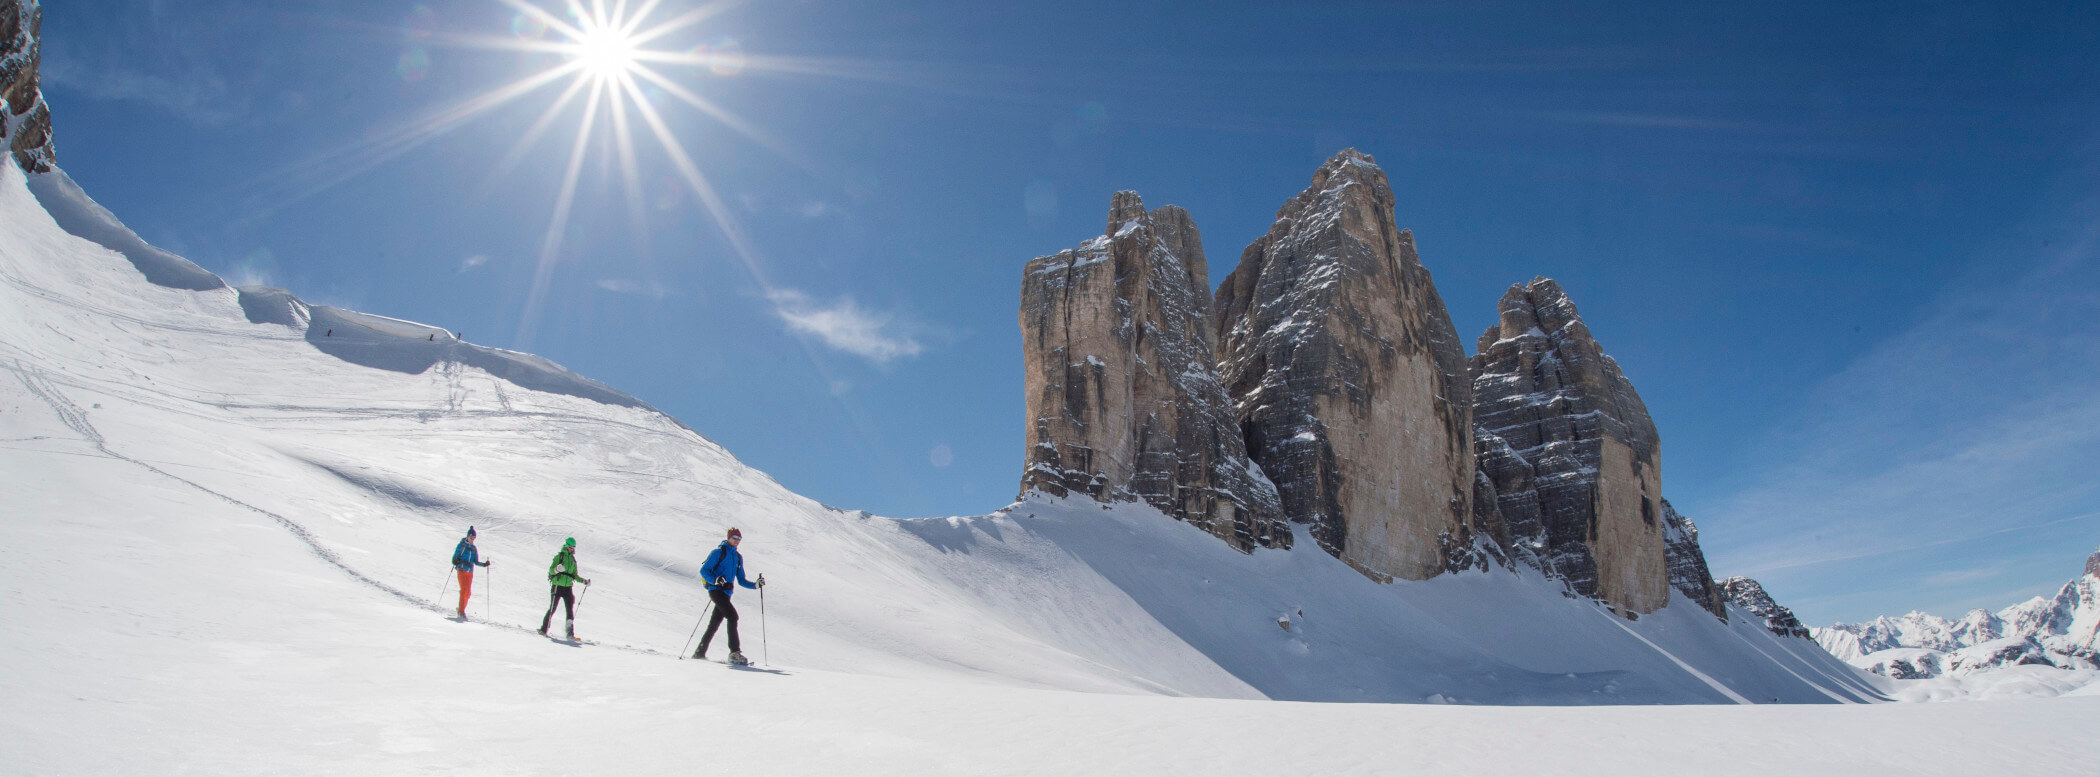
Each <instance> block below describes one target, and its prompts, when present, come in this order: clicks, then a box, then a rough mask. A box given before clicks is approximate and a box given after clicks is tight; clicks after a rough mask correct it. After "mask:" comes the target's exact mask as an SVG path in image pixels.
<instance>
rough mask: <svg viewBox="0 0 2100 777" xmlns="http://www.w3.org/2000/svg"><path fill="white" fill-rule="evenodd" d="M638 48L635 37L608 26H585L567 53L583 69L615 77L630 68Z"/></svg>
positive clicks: (598, 75) (595, 74) (593, 73)
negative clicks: (569, 52) (573, 46)
mask: <svg viewBox="0 0 2100 777" xmlns="http://www.w3.org/2000/svg"><path fill="white" fill-rule="evenodd" d="M640 50H641V47H640V46H637V45H635V43H634V39H633V38H631V37H629V36H627V35H625V34H622V33H621V31H620V30H617V29H613V28H611V27H609V26H607V27H599V26H595V25H589V26H586V28H585V29H584V30H583V37H582V38H581V39H579V40H577V41H576V42H575V51H574V52H573V53H571V54H570V55H569V56H570V57H571V58H572V59H574V60H575V61H577V62H581V63H583V71H584V72H585V73H589V74H591V75H594V76H597V77H599V78H603V79H617V78H619V77H621V76H623V75H626V74H627V73H629V72H632V71H633V69H634V65H635V54H636V53H637V52H639V51H640Z"/></svg>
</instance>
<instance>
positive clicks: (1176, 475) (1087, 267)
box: [1021, 191, 1291, 551]
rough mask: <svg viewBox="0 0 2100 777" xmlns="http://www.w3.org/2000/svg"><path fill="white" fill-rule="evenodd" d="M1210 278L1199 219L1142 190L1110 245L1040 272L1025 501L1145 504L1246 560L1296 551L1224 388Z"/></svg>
mask: <svg viewBox="0 0 2100 777" xmlns="http://www.w3.org/2000/svg"><path fill="white" fill-rule="evenodd" d="M1208 272H1209V271H1208V269H1207V266H1206V264H1205V261H1204V257H1203V240H1202V236H1201V235H1200V234H1199V233H1198V232H1197V231H1196V223H1195V221H1194V220H1192V219H1190V218H1189V214H1188V211H1185V210H1182V209H1181V208H1178V207H1174V206H1172V205H1169V206H1166V207H1162V208H1160V209H1158V210H1154V211H1151V212H1149V213H1148V212H1146V211H1145V205H1144V202H1143V201H1142V200H1140V199H1139V198H1138V195H1137V193H1136V192H1129V191H1125V192H1117V193H1116V194H1115V197H1114V198H1113V199H1112V200H1111V201H1110V205H1109V214H1108V231H1107V233H1106V234H1104V235H1102V236H1100V237H1096V238H1094V239H1092V240H1088V241H1086V242H1085V243H1082V244H1080V246H1079V247H1078V248H1076V249H1073V250H1069V251H1064V252H1062V253H1058V254H1056V255H1053V256H1045V257H1040V258H1037V259H1035V260H1034V261H1031V262H1029V263H1028V265H1027V267H1026V269H1024V270H1023V272H1022V281H1021V340H1022V352H1023V357H1024V361H1025V376H1026V378H1025V383H1026V390H1027V398H1028V399H1027V401H1028V405H1029V413H1028V420H1029V423H1028V449H1027V450H1028V453H1027V457H1026V459H1027V460H1026V464H1025V469H1024V470H1023V471H1022V475H1021V492H1022V493H1023V494H1026V493H1027V492H1029V491H1031V490H1040V491H1043V492H1045V493H1049V494H1052V495H1057V496H1063V495H1065V494H1068V493H1072V492H1078V493H1083V494H1087V495H1089V496H1092V497H1094V498H1095V499H1099V500H1102V501H1110V500H1115V499H1129V498H1137V499H1143V500H1145V502H1146V503H1148V504H1151V505H1152V506H1153V507H1156V508H1159V510H1160V511H1161V512H1164V513H1166V514H1168V515H1171V516H1174V517H1176V518H1179V519H1181V520H1184V521H1188V522H1190V523H1192V524H1195V525H1197V526H1200V527H1203V528H1204V529H1206V530H1208V531H1209V532H1211V533H1212V534H1215V535H1217V536H1219V537H1221V538H1223V539H1224V540H1226V541H1227V542H1229V543H1231V544H1232V545H1233V547H1236V548H1239V549H1240V550H1243V551H1244V550H1250V549H1252V548H1254V547H1255V546H1257V545H1261V546H1270V547H1289V546H1290V542H1291V533H1290V530H1289V528H1288V527H1287V526H1285V525H1284V524H1283V523H1282V522H1281V520H1280V518H1281V513H1280V511H1279V508H1278V505H1277V499H1276V490H1275V487H1274V486H1272V485H1270V483H1269V481H1268V480H1267V479H1266V478H1264V477H1262V475H1261V472H1260V470H1259V469H1258V468H1256V467H1255V466H1254V465H1253V464H1252V463H1251V462H1250V461H1249V460H1248V458H1247V451H1246V448H1245V446H1244V445H1243V444H1242V442H1241V439H1240V434H1239V425H1238V424H1237V422H1236V421H1235V419H1234V418H1233V415H1232V412H1231V410H1230V407H1229V405H1228V404H1227V402H1226V398H1225V392H1224V389H1223V388H1221V387H1220V385H1219V383H1218V377H1217V372H1216V369H1215V366H1214V361H1213V358H1212V347H1211V339H1210V332H1209V322H1208V320H1207V317H1206V312H1207V311H1208V310H1209V307H1210V293H1209V276H1208Z"/></svg>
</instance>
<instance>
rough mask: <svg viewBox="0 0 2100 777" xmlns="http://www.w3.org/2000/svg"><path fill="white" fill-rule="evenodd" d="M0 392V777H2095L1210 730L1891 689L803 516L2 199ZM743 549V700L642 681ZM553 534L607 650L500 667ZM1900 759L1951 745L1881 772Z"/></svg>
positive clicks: (549, 384) (1443, 593)
mask: <svg viewBox="0 0 2100 777" xmlns="http://www.w3.org/2000/svg"><path fill="white" fill-rule="evenodd" d="M71 191H73V192H77V191H78V190H77V187H75V188H73V189H71ZM39 193H40V194H44V195H46V199H47V205H48V204H49V199H50V197H51V193H50V192H47V191H41V190H40V191H39ZM59 194H60V195H61V196H69V195H66V194H65V191H63V190H60V191H59ZM80 196H81V197H82V198H84V195H80ZM62 204H64V205H68V206H69V207H73V208H77V209H85V208H86V207H87V206H88V205H92V203H91V202H87V203H84V204H83V203H79V202H74V203H69V204H67V203H62ZM53 209H54V210H63V209H64V208H62V207H61V208H53ZM95 210H99V208H96V209H95ZM90 212H92V211H90ZM103 212H105V213H106V211H103ZM119 226H121V225H119ZM127 232H128V230H127ZM156 256H157V255H156ZM170 256H172V255H170ZM164 269H165V268H164ZM200 272H201V271H200ZM173 275H174V276H175V277H193V276H189V275H187V274H186V271H183V270H182V269H181V268H180V267H175V268H174V271H173ZM189 285H190V286H204V285H208V284H203V283H192V284H189ZM331 330H332V332H331ZM0 368H4V370H5V371H6V373H7V374H6V375H0V493H6V494H8V498H7V500H6V503H5V507H4V513H0V597H4V598H0V601H4V602H5V608H6V615H5V617H4V618H0V696H4V697H5V698H7V699H9V700H10V702H11V703H9V704H6V705H0V731H4V732H5V733H0V748H4V749H5V750H6V751H7V752H8V753H10V756H9V758H8V759H7V763H8V765H7V766H5V767H0V771H6V772H9V773H17V772H19V773H26V774H45V773H66V774H79V773H107V774H116V773H124V774H131V773H139V772H158V771H178V770H180V771H204V772H212V773H281V772H283V771H287V770H292V771H300V772H341V773H360V774H363V773H372V772H409V771H414V772H425V771H433V770H440V769H450V770H455V771H491V772H505V773H510V772H516V771H525V770H539V769H545V770H548V771H556V772H572V771H583V772H591V773H605V772H620V771H630V770H631V771H640V772H656V771H668V770H670V769H674V768H676V769H680V770H689V769H690V768H691V767H692V765H693V764H696V763H703V762H705V763H708V764H709V765H710V766H709V768H710V770H711V771H712V770H714V769H715V767H719V768H721V769H727V770H730V771H754V770H755V771H756V772H757V773H839V772H841V771H846V772H850V773H884V774H889V773H914V774H917V773H926V772H929V771H930V772H933V773H973V774H974V773H983V772H986V771H991V772H996V773H1066V772H1070V771H1072V770H1075V769H1084V768H1092V769H1109V770H1114V771H1118V772H1156V773H1198V772H1201V773H1216V772H1221V771H1222V772H1227V773H1254V772H1258V771H1273V770H1277V769H1291V770H1293V771H1314V772H1340V773H1351V772H1361V773H1370V772H1381V771H1388V770H1389V769H1390V767H1391V766H1392V765H1394V764H1399V763H1407V764H1418V765H1421V766H1422V767H1423V768H1433V767H1436V766H1439V765H1441V766H1444V767H1451V768H1457V769H1460V770H1462V771H1466V772H1473V773H1536V772H1537V771H1539V769H1540V768H1541V766H1542V764H1550V767H1549V768H1548V770H1549V771H1554V772H1557V773H1567V774H1593V773H1594V774H1605V773H1611V774H1625V773H1628V772H1627V769H1628V768H1629V767H1632V766H1635V765H1640V764H1654V765H1671V766H1673V767H1685V766H1694V767H1698V768H1699V769H1700V770H1701V771H1702V772H1703V773H1712V774H1752V773H1762V772H1763V771H1764V769H1762V768H1757V765H1758V763H1759V759H1764V760H1765V761H1766V762H1768V761H1769V760H1770V759H1771V758H1772V757H1773V754H1774V753H1775V752H1787V751H1789V750H1792V751H1796V752H1802V753H1807V754H1809V756H1812V757H1814V758H1815V759H1817V760H1815V761H1814V763H1815V764H1816V765H1817V767H1818V768H1822V767H1824V766H1828V767H1829V768H1830V769H1831V773H1836V770H1837V769H1838V768H1840V767H1842V768H1843V769H1844V771H1845V773H1848V774H1871V773H1933V772H1934V771H1935V770H1943V769H1945V768H1947V767H1948V766H1949V765H1950V764H1964V763H1967V764H1991V765H1995V766H2003V765H2006V764H2019V765H2023V766H2024V767H2025V768H2023V771H2024V772H2025V773H2030V774H2048V773H2071V772H2051V771H2050V770H2051V769H2060V768H2062V767H2063V766H2064V765H2066V764H2074V763H2081V762H2083V763H2091V762H2093V761H2094V760H2096V759H2100V745H2096V744H2094V743H2093V742H2092V738H2091V737H2089V736H2083V735H2079V733H2078V732H2082V731H2086V730H2089V729H2090V728H2091V727H2092V726H2093V725H2094V724H2095V723H2096V722H2100V699H2095V698H2091V697H2078V698H2064V699H2055V700H2049V701H2047V702H2021V703H2012V702H2006V703H1994V704H1979V705H1956V706H1951V707H1950V706H1941V705H1934V706H1930V707H1911V706H1904V705H1871V706H1857V705H1831V706H1827V707H1823V708H1805V707H1797V706H1789V707H1765V708H1739V707H1725V706H1717V707H1706V708H1695V709H1690V710H1687V709H1684V708H1674V709H1653V708H1639V707H1621V708H1615V709H1602V710H1576V709H1568V708H1565V707H1538V708H1531V709H1512V708H1508V707H1481V708H1473V709H1466V708H1452V707H1442V706H1430V705H1398V706H1396V705H1384V704H1374V705H1333V704H1296V703H1284V702H1274V701H1236V699H1237V700H1259V699H1262V698H1265V697H1266V698H1270V699H1299V700H1321V701H1339V700H1351V701H1408V702H1423V701H1426V702H1432V703H1434V702H1462V703H1477V704H1496V705H1509V704H1515V705H1573V704H1594V703H1613V702H1618V703H1654V702H1716V703H1723V704H1726V703H1729V702H1748V701H1754V702H1764V701H1772V700H1774V699H1778V700H1784V701H1793V702H1828V701H1838V702H1855V701H1866V700H1874V699H1878V698H1880V691H1879V688H1878V687H1877V686H1876V685H1875V683H1876V682H1883V681H1878V680H1876V679H1874V678H1871V677H1869V676H1867V675H1864V674H1863V673H1860V672H1857V671H1855V670H1852V669H1851V668H1850V667H1847V666H1845V665H1844V664H1842V663H1840V662H1837V661H1835V660H1834V659H1831V658H1830V657H1829V656H1828V655H1827V654H1825V653H1823V651H1821V650H1819V649H1816V648H1815V646H1814V645H1813V644H1811V643H1809V642H1807V641H1805V640H1783V639H1777V638H1773V637H1771V636H1770V635H1769V634H1768V633H1767V632H1765V631H1764V630H1763V629H1761V628H1757V627H1754V626H1752V625H1750V624H1751V623H1752V619H1750V618H1747V617H1741V616H1738V617H1735V618H1732V619H1731V623H1730V624H1728V625H1726V626H1723V625H1722V624H1720V623H1719V622H1718V621H1716V620H1715V619H1713V618H1712V617H1710V616H1708V615H1706V614H1705V613H1704V612H1702V611H1700V610H1699V609H1698V608H1696V607H1695V606H1693V605H1691V604H1690V603H1689V602H1688V601H1682V600H1680V601H1675V602H1673V603H1672V605H1671V606H1670V607H1668V608H1666V609H1665V610H1663V611H1661V612H1658V613H1656V614H1655V615H1653V616H1649V617H1644V618H1642V619H1641V620H1640V621H1638V622H1632V623H1629V622H1626V621H1623V620H1620V619H1617V618H1614V617H1612V616H1610V615H1608V614H1607V613H1605V612H1604V611H1602V610H1600V609H1599V608H1597V607H1596V606H1595V605H1593V604H1590V603H1588V602H1586V601H1578V600H1574V599H1567V598H1563V597H1561V596H1559V595H1558V593H1557V588H1556V586H1555V585H1554V584H1552V583H1550V582H1548V581H1546V580H1544V579H1541V578H1538V577H1535V576H1534V577H1519V576H1516V575H1509V574H1469V575H1462V576H1446V577H1443V578H1439V579H1436V580H1431V581H1427V582H1423V583H1403V584H1394V585H1378V584H1374V583H1372V582H1370V581H1368V580H1366V579H1364V578H1363V577H1362V576H1361V575H1358V574H1356V573H1355V572H1353V571H1351V570H1349V569H1347V568H1346V567H1344V566H1342V565H1341V564H1340V563H1339V562H1337V561H1335V560H1334V559H1332V558H1331V557H1328V556H1326V555H1325V554H1321V553H1310V552H1296V551H1291V552H1286V551H1260V552H1257V553H1255V554H1253V555H1251V556H1248V555H1241V554H1239V553H1236V552H1234V551H1232V550H1230V549H1229V548H1227V547H1225V546H1224V545H1223V544H1222V543H1219V542H1217V541H1216V540H1215V539H1214V538H1212V537H1210V536H1208V535H1206V534H1203V533H1202V532H1200V531H1198V530H1196V529H1194V528H1191V527H1188V526H1186V525H1182V524H1178V523H1175V522H1173V521H1171V520H1169V519H1166V518H1164V517H1163V516H1160V515H1159V514H1157V513H1156V512H1153V511H1151V510H1150V509H1149V508H1145V507H1143V506H1141V505H1135V504H1133V505H1119V506H1115V507H1113V508H1107V509H1103V508H1101V507H1099V506H1096V505H1093V504H1091V503H1087V502H1069V503H1068V502H1050V501H1029V502H1022V503H1020V504H1017V505H1015V506H1013V507H1011V508H1009V509H1007V510H1004V511H1001V512H999V513H995V514H993V515H989V516H980V517H972V518H949V519H927V520H895V519H886V518H878V517H873V516H869V515H866V514H864V513H858V512H844V511H839V510H836V509H833V508H828V507H826V506H824V505H820V504H817V503H815V502H813V501H811V500H808V499H805V498H802V497H800V496H797V495H795V494H792V493H790V492H788V491H787V490H786V489H784V488H782V487H781V486H780V485H779V484H777V483H775V482H774V481H773V480H771V479H770V478H768V477H766V476H765V475H764V474H763V473H759V472H757V471H754V470H751V469H750V468H748V467H745V466H743V465H742V464H741V463H739V462H737V461H736V460H735V459H734V457H732V456H730V455H729V454H728V453H727V452H726V451H724V450H722V449H721V448H720V447H719V446H716V445H714V444H713V443H712V442H710V441H708V440H707V439H706V438H704V437H703V436H701V435H700V434H698V433H696V432H694V431H693V430H692V429H689V428H687V427H686V426H685V425H683V424H681V423H679V422H677V421H675V420H673V419H670V418H668V417H666V416H664V415H662V414H661V413H658V412H656V411H655V410H653V409H652V408H650V407H649V406H648V405H646V404H645V403H643V402H640V401H639V400H636V399H635V398H633V397H629V396H627V395H625V394H621V393H619V392H617V391H615V390H613V389H611V388H609V387H605V386H603V385H602V384H599V383H596V382H595V381H590V380H588V379H587V378H583V377H581V376H577V375H574V374H573V373H570V372H568V371H567V370H563V369H561V368H560V367H559V366H557V365H554V364H552V363H551V362H548V361H546V360H544V359H540V358H538V357H533V356H530V355H526V354H518V353H514V352H508V351H502V350H500V349H492V348H485V347H481V346H475V345H471V344H467V343H460V342H457V341H453V340H451V339H450V338H448V337H446V336H445V334H444V330H441V329H437V328H435V327H426V326H423V325H419V324H413V323H410V322H402V321H396V320H393V319H385V318H381V317H376V316H369V315H365V314H358V313H353V312H350V311H341V310H336V309H331V308H324V307H309V306H307V305H305V304H304V303H301V302H299V301H298V300H297V299H296V298H295V297H293V296H292V295H289V294H286V293H283V292H281V291H276V290H265V289H252V288H251V289H238V290H236V289H231V288H223V287H220V288H206V289H201V290H197V289H191V288H175V287H172V286H169V285H165V284H157V283H153V282H150V281H149V280H148V279H147V278H146V277H143V276H142V275H141V269H139V268H135V267H134V264H133V260H127V259H126V257H125V256H124V255H123V254H120V253H118V252H116V251H113V250H111V249H109V248H105V247H103V246H102V245H98V244H97V243H95V242H91V241H89V240H85V239H82V238H79V237H75V236H73V235H70V234H68V233H67V232H66V231H65V230H64V229H62V228H61V226H60V224H59V223H58V222H56V221H54V220H53V219H52V217H51V216H49V215H47V212H46V209H45V207H40V206H39V204H38V202H37V200H36V198H35V197H33V196H32V195H31V193H30V191H29V188H28V187H27V185H26V182H25V179H24V177H23V176H22V174H21V173H20V172H19V171H18V170H16V169H14V168H13V167H12V165H5V164H0ZM467 524H473V525H475V526H477V527H479V528H480V529H481V530H482V531H483V532H484V533H483V535H482V536H483V541H482V548H483V552H484V554H485V555H486V556H487V557H489V558H492V559H493V560H494V562H495V566H494V567H493V568H492V569H491V570H489V571H488V572H485V573H484V574H483V576H482V577H481V579H480V581H479V582H478V583H477V597H476V601H475V604H474V613H475V615H476V620H477V622H475V623H465V624H462V623H455V622H452V621H449V620H447V619H445V618H443V617H441V616H440V615H439V614H438V613H439V611H440V609H441V608H443V609H449V607H447V606H445V605H440V604H438V603H437V602H438V600H439V598H440V591H441V590H442V588H443V586H444V585H445V580H446V576H447V568H446V566H445V559H446V557H447V555H448V554H449V551H450V549H451V547H452V544H453V542H454V541H455V540H456V539H457V537H458V535H459V534H460V533H461V532H462V531H463V529H464V527H465V526H466V525H467ZM729 525H737V526H740V527H742V528H743V529H744V531H745V532H746V535H747V538H748V539H747V542H746V545H745V550H746V551H747V554H748V556H749V558H750V566H751V568H752V570H753V571H755V572H757V571H762V572H765V573H766V575H767V578H768V580H769V581H770V582H771V583H772V585H769V586H768V588H767V590H766V602H765V607H766V610H767V615H766V622H765V625H764V627H763V629H761V628H760V623H759V619H758V618H757V617H756V616H757V614H758V613H757V610H758V607H757V605H758V601H757V597H756V596H754V594H755V593H756V592H751V591H744V592H741V593H740V595H739V597H738V603H739V606H740V607H742V608H743V609H744V611H745V614H746V617H745V623H746V630H745V634H746V636H747V637H748V638H749V640H748V644H747V651H748V652H750V653H752V654H753V655H754V657H761V656H767V655H768V654H770V666H771V667H772V669H773V671H752V672H735V671H731V670H727V669H724V668H722V667H719V666H711V665H708V664H698V663H695V662H689V661H688V662H679V661H674V660H672V656H673V655H675V654H676V653H677V652H678V651H679V649H680V645H681V642H682V640H684V639H685V637H686V635H687V634H688V633H689V630H690V629H691V628H692V625H693V621H694V619H695V618H697V617H698V615H699V605H700V603H701V601H702V594H701V592H700V589H699V586H698V585H697V583H696V582H695V581H694V580H693V579H692V575H693V572H694V570H695V568H696V567H697V566H698V564H699V562H700V560H701V559H702V558H703V557H704V556H705V554H706V552H707V551H708V550H709V549H710V548H711V547H712V546H713V544H714V541H715V539H716V538H718V537H719V536H720V534H721V531H722V529H723V528H724V527H726V526H729ZM564 536H575V537H576V538H577V540H578V542H579V545H580V549H579V550H580V552H579V558H580V561H581V564H582V567H583V571H584V574H585V575H586V576H589V577H592V578H593V579H594V580H595V582H596V584H595V585H594V586H593V587H592V589H591V590H590V591H589V592H588V593H587V594H586V595H585V598H584V602H583V605H582V607H581V608H579V609H580V613H579V614H580V616H581V618H580V622H579V628H580V630H581V631H582V632H583V633H584V635H585V636H586V637H588V638H591V639H594V640H597V641H598V642H599V643H600V644H598V645H594V646H586V647H582V648H575V647H569V646H565V645H561V644H557V643H551V642H548V641H546V640H543V639H540V638H539V637H537V636H534V635H532V634H531V633H530V629H531V628H532V627H536V626H537V620H538V616H539V615H540V614H541V612H542V611H543V609H544V606H545V588H544V583H543V580H544V577H543V569H544V566H543V565H544V563H545V562H546V560H547V558H549V557H550V556H551V555H552V553H553V551H554V549H555V548H556V546H557V545H558V544H559V542H560V539H561V538H562V537H564ZM1305 547H1310V545H1309V544H1308V545H1306V546H1305ZM484 613H485V615H484ZM1279 618H1288V622H1289V627H1288V629H1286V628H1279V625H1278V624H1279ZM761 633H763V634H764V637H763V638H761V636H760V635H761ZM774 633H777V634H780V635H781V636H780V638H779V639H772V638H771V635H772V634H774ZM721 651H722V648H721V647H719V646H718V647H717V648H716V655H720V653H721ZM1075 692H1078V693H1075ZM1175 696H1183V697H1206V698H1167V697H1175ZM1921 710H1949V711H1945V712H1923V711H1921ZM1920 727H1929V728H1931V729H1932V730H1935V731H1942V732H1950V733H1948V734H1947V735H1946V736H1935V737H1934V740H1933V741H1932V742H1930V743H1926V744H1923V745H1913V746H1906V747H1905V748H1901V749H1889V748H1883V747H1880V746H1877V745H1874V744H1873V742H1875V741H1876V740H1878V739H1886V738H1888V737H1889V736H1890V735H1892V733H1894V732H1900V731H1915V730H1918V729H1919V728H1920ZM1716 730H1729V731H1736V732H1738V733H1744V735H1743V736H1724V737H1715V736H1714V735H1713V733H1714V732H1715V731H1716ZM1747 732H1754V733H1747ZM1512 737H1520V738H1521V740H1520V741H1522V742H1523V744H1524V747H1522V748H1520V749H1518V750H1517V751H1512V750H1511V749H1510V748H1509V747H1508V746H1507V745H1508V744H1509V743H1510V741H1511V738H1512ZM83 745H94V746H91V747H83ZM1775 748H1776V750H1775ZM1795 765H1796V766H1799V765H1800V763H1799V762H1797V763H1796V764H1795ZM288 767H295V768H288Z"/></svg>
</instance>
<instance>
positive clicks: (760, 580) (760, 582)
mask: <svg viewBox="0 0 2100 777" xmlns="http://www.w3.org/2000/svg"><path fill="white" fill-rule="evenodd" d="M758 587H760V588H764V587H766V575H765V573H764V572H760V573H759V574H758Z"/></svg>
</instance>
